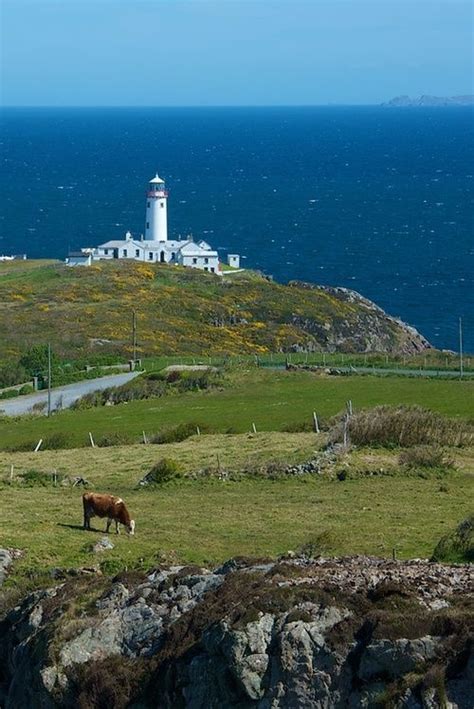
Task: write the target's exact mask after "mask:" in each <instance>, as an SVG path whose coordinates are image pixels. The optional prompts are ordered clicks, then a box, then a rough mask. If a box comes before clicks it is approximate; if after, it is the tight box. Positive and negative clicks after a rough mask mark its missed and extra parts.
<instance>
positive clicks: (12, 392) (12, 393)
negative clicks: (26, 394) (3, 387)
mask: <svg viewBox="0 0 474 709" xmlns="http://www.w3.org/2000/svg"><path fill="white" fill-rule="evenodd" d="M19 393H20V392H19V391H18V389H9V390H8V391H2V392H1V393H0V399H14V398H15V397H16V396H19Z"/></svg>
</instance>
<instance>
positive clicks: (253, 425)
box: [252, 423, 257, 433]
mask: <svg viewBox="0 0 474 709" xmlns="http://www.w3.org/2000/svg"><path fill="white" fill-rule="evenodd" d="M252 431H253V432H254V433H257V427H256V426H255V424H254V423H253V424H252Z"/></svg>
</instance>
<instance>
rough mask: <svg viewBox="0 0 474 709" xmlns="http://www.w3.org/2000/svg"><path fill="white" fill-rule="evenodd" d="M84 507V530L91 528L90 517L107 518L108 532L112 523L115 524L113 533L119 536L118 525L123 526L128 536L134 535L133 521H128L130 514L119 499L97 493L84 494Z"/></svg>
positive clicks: (106, 529)
mask: <svg viewBox="0 0 474 709" xmlns="http://www.w3.org/2000/svg"><path fill="white" fill-rule="evenodd" d="M82 503H83V505H84V529H90V528H91V517H107V526H106V528H105V531H106V532H108V531H109V528H110V525H111V524H112V522H115V531H116V533H117V534H119V524H123V526H124V527H125V528H126V530H127V532H128V534H134V533H135V521H134V520H133V519H130V514H129V512H128V510H127V508H126V507H125V503H124V501H123V500H122V498H121V497H115V495H106V494H101V493H99V492H85V493H84V494H83V496H82Z"/></svg>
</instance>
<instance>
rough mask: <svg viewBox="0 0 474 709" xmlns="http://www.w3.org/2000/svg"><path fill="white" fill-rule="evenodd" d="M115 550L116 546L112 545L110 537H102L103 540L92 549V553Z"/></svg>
mask: <svg viewBox="0 0 474 709" xmlns="http://www.w3.org/2000/svg"><path fill="white" fill-rule="evenodd" d="M113 548H114V544H112V542H111V541H110V539H109V538H108V537H102V538H101V539H99V541H98V542H96V543H95V544H94V546H93V547H92V551H93V552H94V553H96V554H97V553H98V552H101V551H107V549H113Z"/></svg>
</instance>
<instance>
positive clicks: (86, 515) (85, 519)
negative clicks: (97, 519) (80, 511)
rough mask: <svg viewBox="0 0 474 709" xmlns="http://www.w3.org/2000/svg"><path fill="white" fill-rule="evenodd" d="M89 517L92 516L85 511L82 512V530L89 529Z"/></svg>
mask: <svg viewBox="0 0 474 709" xmlns="http://www.w3.org/2000/svg"><path fill="white" fill-rule="evenodd" d="M91 517H92V515H91V514H90V513H89V512H87V511H86V510H84V529H90V528H91Z"/></svg>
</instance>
